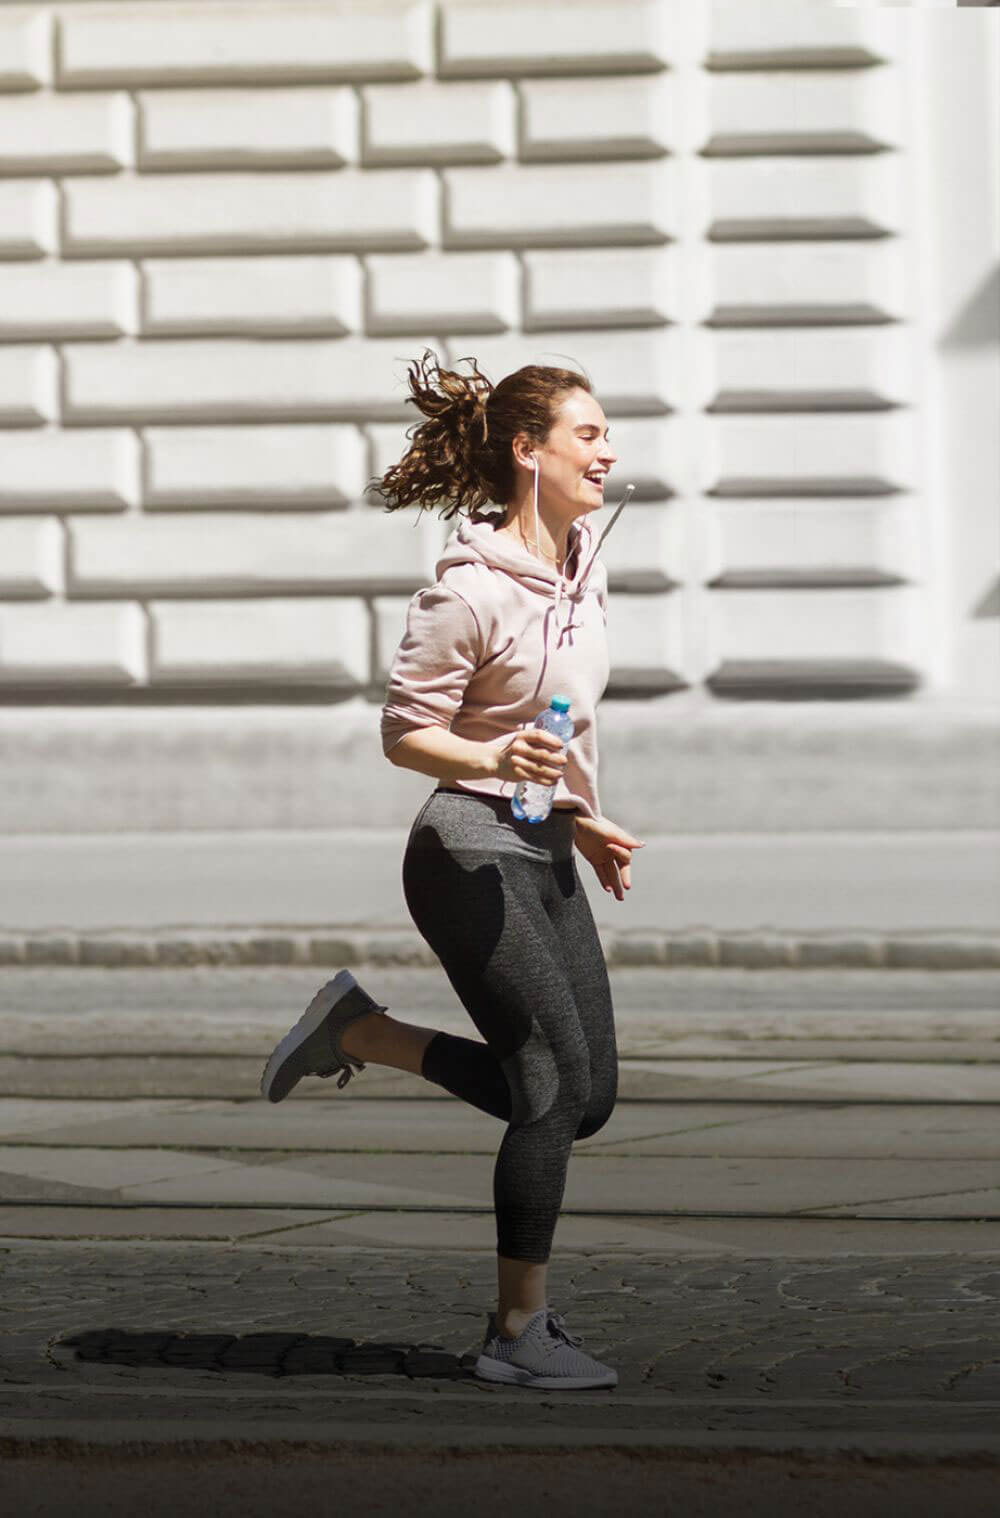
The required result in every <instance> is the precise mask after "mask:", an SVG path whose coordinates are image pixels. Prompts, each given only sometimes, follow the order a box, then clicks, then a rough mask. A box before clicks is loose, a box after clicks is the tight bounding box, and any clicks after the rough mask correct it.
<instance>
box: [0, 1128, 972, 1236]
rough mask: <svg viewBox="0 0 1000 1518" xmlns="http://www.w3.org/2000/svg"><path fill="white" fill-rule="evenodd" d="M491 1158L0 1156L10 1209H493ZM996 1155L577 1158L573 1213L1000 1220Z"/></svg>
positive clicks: (66, 1152)
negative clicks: (72, 1205) (39, 1205)
mask: <svg viewBox="0 0 1000 1518" xmlns="http://www.w3.org/2000/svg"><path fill="white" fill-rule="evenodd" d="M493 1163H494V1160H493V1155H492V1154H475V1155H469V1154H433V1153H422V1154H392V1155H386V1154H370V1153H363V1152H355V1153H351V1154H342V1153H338V1154H318V1153H316V1152H314V1151H307V1152H303V1153H298V1154H296V1153H289V1152H286V1151H284V1150H276V1151H256V1150H253V1151H243V1152H242V1153H240V1154H239V1155H238V1156H237V1157H236V1158H235V1159H232V1158H227V1157H226V1156H225V1155H224V1154H223V1153H221V1152H219V1153H215V1154H212V1153H209V1152H207V1151H200V1152H199V1153H197V1154H192V1153H188V1152H186V1151H184V1150H180V1149H138V1148H136V1149H88V1148H84V1147H78V1148H67V1147H62V1148H49V1147H45V1146H42V1145H38V1144H35V1145H24V1146H20V1147H13V1148H12V1147H6V1146H5V1147H0V1201H6V1202H20V1203H22V1204H24V1203H25V1202H46V1201H52V1202H55V1201H73V1202H84V1201H90V1202H94V1203H98V1204H101V1203H103V1204H105V1205H115V1204H116V1203H136V1202H141V1203H147V1204H150V1203H152V1204H155V1203H157V1202H169V1203H180V1204H182V1205H185V1206H189V1207H191V1206H194V1207H197V1206H212V1207H215V1206H227V1207H231V1206H238V1207H258V1208H265V1207H278V1208H289V1207H313V1208H330V1209H338V1210H347V1209H358V1208H360V1209H363V1210H366V1211H371V1210H387V1209H388V1210H398V1209H403V1210H406V1211H432V1212H450V1211H455V1210H458V1211H478V1210H480V1209H487V1210H488V1209H489V1208H490V1207H491V1203H490V1200H489V1199H490V1197H491V1188H492V1177H493ZM997 1175H998V1166H997V1162H996V1160H994V1159H989V1160H969V1159H959V1160H940V1159H927V1158H925V1159H923V1160H921V1161H920V1162H919V1163H918V1164H915V1163H914V1162H913V1161H912V1160H885V1159H872V1158H869V1159H862V1160H857V1159H853V1160H851V1159H845V1158H842V1157H837V1156H815V1155H813V1156H810V1157H809V1158H808V1159H798V1158H788V1157H784V1158H782V1159H780V1160H778V1161H773V1162H772V1161H769V1160H767V1159H762V1158H761V1157H759V1156H758V1155H756V1154H755V1153H753V1152H752V1151H751V1152H749V1153H745V1154H743V1155H740V1156H735V1155H729V1156H722V1155H714V1154H706V1155H667V1156H664V1155H638V1156H629V1155H609V1154H604V1153H601V1152H594V1151H592V1150H591V1151H584V1150H583V1149H582V1148H581V1151H580V1153H579V1154H578V1155H574V1156H573V1159H572V1162H571V1164H570V1168H569V1174H568V1177H567V1182H566V1190H565V1196H564V1201H563V1211H564V1213H576V1214H579V1215H586V1216H593V1215H597V1214H605V1213H610V1214H613V1215H617V1214H626V1215H629V1216H632V1217H635V1218H642V1217H646V1216H687V1217H697V1216H701V1215H705V1214H709V1215H712V1216H730V1217H732V1216H739V1215H741V1214H751V1215H755V1216H764V1215H766V1216H769V1217H788V1216H802V1215H816V1214H821V1213H823V1212H836V1213H837V1215H838V1216H841V1217H853V1216H857V1215H859V1214H862V1215H864V1216H866V1217H893V1216H907V1217H921V1218H926V1219H931V1218H935V1217H941V1216H944V1217H956V1218H959V1217H963V1218H984V1219H992V1220H995V1221H1000V1186H998V1184H997Z"/></svg>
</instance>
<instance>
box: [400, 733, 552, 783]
mask: <svg viewBox="0 0 1000 1518" xmlns="http://www.w3.org/2000/svg"><path fill="white" fill-rule="evenodd" d="M387 758H388V759H389V760H390V762H391V763H393V764H398V765H400V766H401V767H402V768H403V769H407V770H418V771H419V773H420V774H421V775H433V776H434V778H435V779H436V780H483V779H486V778H493V777H495V778H497V779H499V780H513V781H517V780H531V781H534V783H535V784H536V785H555V783H556V781H557V780H558V779H559V776H560V775H561V774H562V772H563V770H564V769H565V767H566V755H565V754H564V753H563V751H562V744H561V743H560V741H559V739H558V738H557V737H556V735H555V733H547V732H544V731H543V730H542V729H541V728H537V727H529V728H525V729H523V730H522V731H519V732H515V733H509V734H507V735H505V736H504V737H503V738H501V739H499V740H496V739H492V740H491V741H490V742H489V743H477V742H476V741H475V740H474V739H472V738H460V737H459V736H458V734H457V733H453V732H451V731H449V730H448V729H447V728H443V727H438V726H436V725H434V724H432V725H430V726H428V727H420V728H414V729H413V731H412V732H409V733H404V735H403V737H402V738H400V740H399V742H398V743H394V744H393V746H392V748H391V749H389V751H388V754H387Z"/></svg>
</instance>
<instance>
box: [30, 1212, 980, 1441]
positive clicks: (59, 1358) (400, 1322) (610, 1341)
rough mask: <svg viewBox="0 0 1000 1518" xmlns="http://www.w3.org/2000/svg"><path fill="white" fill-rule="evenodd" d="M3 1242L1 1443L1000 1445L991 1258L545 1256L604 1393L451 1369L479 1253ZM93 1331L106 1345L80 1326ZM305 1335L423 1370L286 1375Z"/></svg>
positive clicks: (477, 1300)
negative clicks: (490, 1382) (243, 1355)
mask: <svg viewBox="0 0 1000 1518" xmlns="http://www.w3.org/2000/svg"><path fill="white" fill-rule="evenodd" d="M2 1248H3V1254H4V1259H3V1269H4V1278H5V1292H4V1300H3V1304H2V1308H0V1313H2V1316H0V1326H2V1329H3V1333H2V1339H0V1344H2V1348H0V1430H3V1431H4V1432H9V1431H10V1430H11V1429H14V1430H15V1431H16V1430H18V1429H19V1430H20V1431H21V1432H22V1433H29V1432H30V1430H31V1429H32V1428H33V1427H36V1426H44V1424H45V1423H46V1421H47V1420H52V1419H62V1420H63V1421H64V1422H65V1421H69V1422H72V1423H73V1424H75V1425H76V1427H77V1428H78V1429H80V1428H84V1427H86V1426H87V1425H89V1426H90V1427H93V1428H97V1427H99V1426H100V1427H105V1428H106V1427H107V1424H108V1422H109V1420H111V1421H116V1422H117V1423H118V1425H119V1427H120V1428H122V1429H123V1430H125V1431H131V1434H132V1436H133V1437H135V1436H138V1435H141V1432H142V1429H143V1426H144V1424H146V1423H147V1421H150V1422H154V1423H155V1422H157V1421H158V1422H163V1421H167V1422H173V1423H174V1424H175V1425H176V1423H178V1422H182V1423H183V1424H185V1425H186V1426H187V1428H188V1429H189V1430H193V1429H195V1428H197V1429H198V1430H199V1431H201V1432H204V1431H210V1430H211V1428H212V1426H213V1425H214V1426H215V1427H216V1428H222V1427H228V1428H233V1427H234V1426H235V1427H237V1428H239V1429H241V1430H242V1431H243V1433H244V1434H245V1435H248V1436H251V1437H252V1438H254V1439H255V1440H257V1441H267V1440H269V1439H274V1438H276V1437H288V1436H289V1434H290V1433H293V1432H294V1431H295V1430H296V1429H298V1428H300V1427H301V1425H303V1424H304V1423H308V1424H313V1425H314V1424H315V1423H316V1422H317V1421H318V1419H320V1418H321V1419H323V1420H326V1421H327V1426H328V1427H329V1426H330V1422H331V1420H335V1421H336V1426H337V1428H338V1431H339V1434H340V1437H344V1436H345V1433H346V1432H347V1431H348V1430H350V1429H351V1428H352V1427H354V1428H360V1427H361V1426H362V1425H364V1426H367V1427H368V1428H369V1430H372V1429H374V1428H377V1427H384V1428H391V1429H392V1430H393V1437H394V1438H395V1439H396V1440H400V1439H402V1440H404V1441H405V1439H406V1438H407V1434H408V1431H409V1430H414V1431H418V1432H417V1435H416V1436H417V1437H418V1438H420V1439H426V1438H427V1437H428V1418H430V1419H432V1420H433V1425H434V1427H433V1428H431V1429H430V1437H431V1438H433V1437H434V1433H435V1431H436V1430H439V1429H440V1426H441V1425H447V1426H448V1427H449V1428H452V1427H454V1428H461V1427H463V1426H465V1427H467V1428H468V1427H470V1426H472V1427H477V1426H484V1425H485V1426H489V1425H493V1426H494V1427H495V1426H496V1421H497V1419H498V1418H502V1421H503V1428H504V1433H505V1435H507V1436H508V1437H509V1438H510V1439H511V1440H512V1441H513V1442H514V1443H515V1444H516V1443H517V1441H518V1438H519V1436H520V1435H521V1434H522V1433H523V1434H525V1435H527V1436H529V1437H531V1438H535V1439H537V1438H538V1437H539V1436H540V1435H543V1434H547V1435H549V1436H550V1437H553V1438H558V1436H559V1434H560V1432H561V1431H562V1430H564V1429H566V1428H571V1429H572V1430H573V1431H574V1437H575V1438H577V1439H583V1440H586V1439H587V1438H588V1436H589V1437H590V1439H592V1440H594V1441H608V1440H610V1442H611V1443H614V1441H615V1439H616V1437H618V1436H619V1435H620V1436H622V1437H623V1438H625V1439H635V1438H636V1437H637V1436H641V1437H645V1438H646V1439H648V1440H650V1441H651V1442H654V1443H655V1442H658V1441H660V1442H662V1440H663V1439H664V1437H670V1438H673V1439H676V1438H677V1436H678V1434H680V1433H684V1432H686V1431H689V1432H692V1433H696V1432H698V1431H711V1430H715V1431H721V1432H723V1433H728V1434H730V1435H731V1436H732V1435H742V1434H744V1433H748V1434H756V1435H758V1436H760V1435H763V1436H767V1435H769V1434H773V1435H779V1436H782V1437H787V1436H789V1435H793V1436H795V1435H797V1436H799V1437H805V1436H808V1435H809V1434H811V1433H827V1434H839V1435H840V1436H841V1437H843V1436H844V1435H845V1434H846V1433H847V1432H848V1431H850V1432H851V1433H852V1434H854V1433H858V1432H861V1433H863V1434H868V1435H872V1436H883V1437H884V1436H887V1435H902V1436H905V1437H908V1438H909V1437H912V1435H914V1434H915V1433H920V1434H922V1435H923V1436H924V1447H925V1449H926V1450H927V1451H928V1452H929V1451H930V1450H931V1449H933V1448H934V1447H935V1445H936V1443H937V1442H938V1441H939V1440H942V1439H944V1438H946V1436H948V1435H959V1436H961V1437H962V1438H963V1439H965V1440H966V1441H968V1439H969V1437H970V1436H971V1435H975V1436H977V1439H981V1440H982V1441H983V1447H984V1448H986V1449H991V1450H993V1451H995V1452H1000V1437H998V1413H1000V1253H997V1252H995V1251H994V1252H992V1253H982V1254H977V1253H972V1254H970V1253H965V1252H963V1253H961V1254H956V1253H948V1254H938V1255H934V1256H927V1257H913V1256H909V1257H906V1256H904V1257H899V1256H896V1257H892V1256H886V1255H871V1256H869V1255H866V1256H859V1255H858V1254H855V1255H853V1256H851V1257H843V1258H839V1259H838V1258H830V1257H829V1256H828V1255H826V1254H824V1255H823V1256H822V1257H819V1258H816V1257H813V1258H805V1259H798V1260H794V1261H793V1260H788V1259H783V1258H780V1259H776V1258H759V1257H747V1256H742V1255H734V1256H730V1257H728V1258H726V1259H720V1258H718V1257H717V1256H714V1255H712V1254H707V1255H700V1256H699V1255H693V1254H688V1255H687V1256H678V1255H674V1254H672V1253H669V1252H662V1251H661V1252H653V1251H633V1252H631V1253H629V1254H627V1255H618V1256H607V1255H601V1254H588V1255H580V1254H573V1253H569V1252H567V1251H566V1250H563V1251H561V1252H559V1253H557V1254H556V1255H555V1256H554V1257H553V1264H552V1268H551V1280H550V1285H551V1290H550V1300H551V1301H552V1302H553V1304H554V1305H556V1306H558V1308H559V1310H561V1311H563V1312H565V1313H566V1315H567V1319H568V1321H569V1322H570V1325H571V1326H572V1327H573V1328H574V1329H575V1331H577V1332H579V1333H582V1334H583V1335H584V1336H585V1343H586V1347H587V1348H588V1349H591V1350H592V1351H593V1352H594V1353H596V1354H598V1355H599V1356H603V1357H606V1358H608V1359H611V1360H613V1362H614V1363H615V1364H616V1365H617V1367H618V1369H619V1375H620V1382H619V1387H618V1388H617V1390H615V1391H614V1392H601V1393H596V1394H595V1393H575V1394H574V1393H563V1394H560V1395H555V1394H545V1395H541V1396H530V1397H529V1396H526V1395H525V1394H524V1393H522V1392H520V1391H514V1390H508V1389H504V1388H489V1387H482V1386H480V1385H479V1384H478V1383H474V1382H471V1381H469V1380H468V1379H467V1377H465V1376H464V1375H463V1371H464V1370H465V1369H467V1366H468V1360H467V1359H466V1358H465V1357H467V1356H469V1355H471V1354H473V1353H474V1352H476V1351H477V1350H478V1346H479V1342H480V1339H481V1334H482V1329H483V1325H484V1320H485V1313H486V1310H487V1309H488V1307H489V1305H490V1302H491V1300H492V1295H493V1291H494V1261H493V1259H492V1258H491V1257H490V1256H489V1255H487V1254H486V1253H485V1252H484V1253H475V1252H472V1253H469V1254H453V1253H449V1252H447V1251H440V1250H436V1251H415V1250H409V1251H406V1252H402V1251H389V1252H386V1251H378V1250H354V1251H350V1252H346V1253H331V1252H330V1251H325V1250H318V1249H315V1248H309V1247H303V1246H298V1247H295V1248H279V1247H276V1246H271V1247H263V1246H260V1245H249V1244H248V1245H241V1246H232V1247H229V1248H226V1247H219V1246H218V1245H214V1244H210V1243H194V1242H185V1243H183V1244H177V1243H170V1244H168V1243H164V1244H135V1243H123V1242H120V1243H110V1242H109V1243H101V1244H98V1243H92V1242H88V1243H82V1242H81V1243H72V1242H68V1241H59V1242H53V1243H48V1244H46V1243H40V1242H31V1243H28V1242H24V1243H11V1242H9V1241H8V1242H6V1243H5V1244H4V1245H3V1246H2ZM109 1329H116V1330H118V1337H117V1338H114V1337H111V1338H109V1337H108V1336H107V1335H106V1334H105V1335H104V1337H101V1332H102V1331H104V1330H109ZM262 1333H264V1334H271V1335H279V1336H286V1337H285V1338H284V1339H283V1340H274V1339H272V1340H270V1341H263V1342H261V1343H260V1346H259V1348H258V1350H257V1351H256V1353H255V1358H254V1368H253V1369H252V1370H251V1369H242V1370H237V1369H229V1370H227V1369H225V1368H224V1367H220V1362H219V1361H218V1358H217V1357H218V1354H219V1353H220V1342H222V1343H226V1342H227V1341H229V1348H228V1350H227V1353H228V1354H229V1356H230V1358H231V1353H232V1349H233V1346H232V1344H231V1340H232V1338H236V1339H243V1338H245V1337H246V1336H249V1335H254V1334H262ZM139 1334H143V1335H146V1336H149V1335H151V1334H160V1335H162V1336H163V1337H162V1338H161V1339H158V1340H151V1339H149V1338H148V1337H147V1338H145V1339H144V1340H139V1339H137V1338H136V1335H139ZM198 1334H202V1335H211V1336H215V1338H214V1339H213V1341H212V1342H211V1343H209V1344H206V1345H204V1346H200V1345H199V1342H198V1341H197V1340H195V1341H193V1342H192V1343H191V1344H190V1347H189V1348H188V1349H187V1351H186V1352H185V1340H184V1339H183V1338H181V1339H178V1338H177V1336H178V1335H180V1336H184V1335H188V1336H190V1335H198ZM218 1336H223V1339H222V1341H220V1340H219V1337H218ZM317 1336H327V1338H328V1339H329V1338H330V1337H331V1336H332V1337H333V1338H338V1337H339V1338H342V1339H347V1340H348V1341H354V1342H355V1343H356V1344H367V1345H369V1346H372V1348H375V1347H377V1346H382V1347H383V1352H384V1353H387V1354H390V1355H391V1354H395V1353H397V1352H398V1353H400V1354H401V1353H402V1352H403V1351H405V1350H406V1348H407V1346H410V1347H413V1346H417V1345H437V1346H439V1347H440V1351H441V1352H442V1355H443V1358H442V1359H441V1360H440V1361H435V1362H434V1363H435V1364H436V1365H440V1367H441V1369H440V1370H439V1371H435V1373H434V1374H431V1375H428V1376H427V1377H426V1378H424V1377H421V1376H419V1375H418V1377H417V1379H413V1376H412V1375H408V1374H406V1371H405V1362H404V1361H403V1360H402V1359H398V1358H397V1359H395V1360H394V1361H393V1364H394V1367H395V1368H394V1369H393V1370H383V1371H381V1372H379V1373H376V1374H365V1375H359V1374H358V1373H357V1371H352V1370H351V1359H350V1355H351V1352H350V1351H349V1350H348V1351H342V1350H340V1349H338V1350H336V1351H335V1352H334V1354H333V1359H332V1360H329V1361H328V1362H326V1363H327V1368H326V1370H325V1371H323V1372H322V1373H317V1372H315V1371H313V1372H312V1373H309V1374H297V1373H295V1371H294V1362H293V1361H290V1360H288V1359H287V1356H288V1355H289V1354H291V1353H292V1351H291V1348H290V1346H291V1345H292V1344H293V1343H295V1344H297V1347H298V1352H299V1353H300V1354H301V1353H303V1352H304V1349H303V1341H315V1340H316V1337H317ZM69 1340H75V1341H76V1342H75V1343H70V1342H67V1341H69ZM81 1346H82V1349H81ZM390 1347H398V1350H397V1349H394V1348H390ZM247 1348H249V1346H247ZM78 1350H79V1351H81V1353H79V1354H78ZM313 1353H315V1350H314V1351H313ZM81 1355H82V1357H81ZM95 1355H96V1357H97V1358H94V1356H95ZM449 1357H450V1358H449ZM181 1360H183V1361H185V1362H186V1363H180V1362H181ZM448 1367H450V1369H449V1368H448ZM442 1376H443V1377H444V1379H442Z"/></svg>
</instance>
